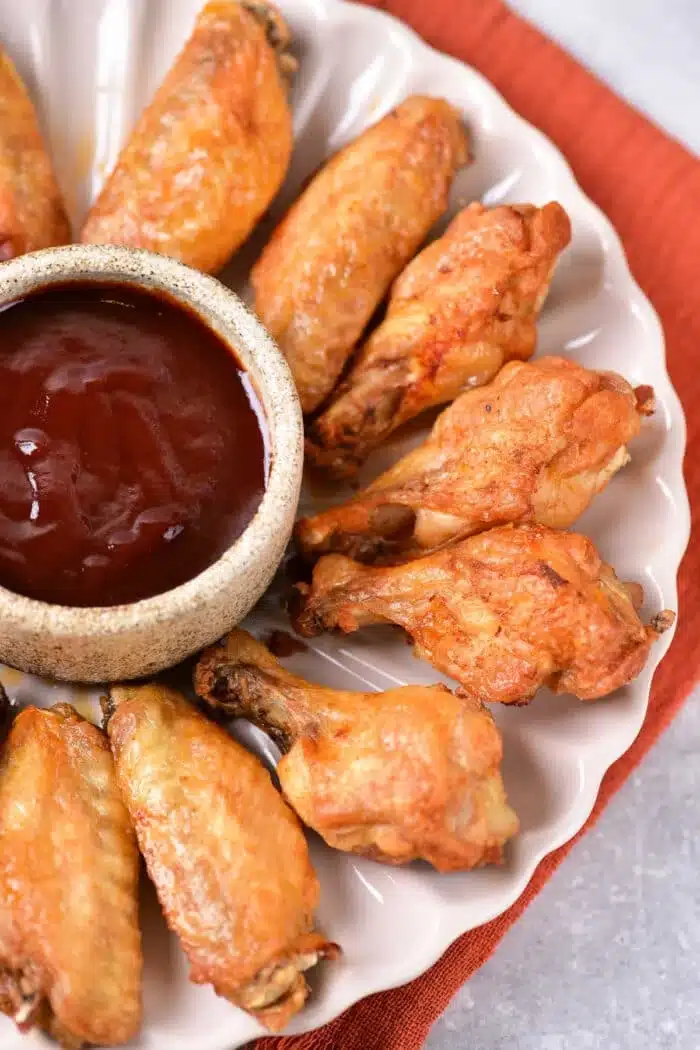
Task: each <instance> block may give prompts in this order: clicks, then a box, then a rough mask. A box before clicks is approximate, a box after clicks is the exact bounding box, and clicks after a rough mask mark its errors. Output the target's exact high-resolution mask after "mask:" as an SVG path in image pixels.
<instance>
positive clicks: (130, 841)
mask: <svg viewBox="0 0 700 1050" xmlns="http://www.w3.org/2000/svg"><path fill="white" fill-rule="evenodd" d="M138 872H139V860H138V852H137V849H136V840H135V838H134V833H133V830H132V827H131V823H130V821H129V817H128V814H127V812H126V809H125V808H124V805H123V803H122V801H121V798H120V796H119V790H118V788H117V782H116V777H115V773H114V764H113V762H112V756H111V754H110V751H109V745H108V743H107V740H106V738H105V736H104V734H103V733H101V732H100V730H99V729H97V728H96V727H95V726H93V725H91V724H90V723H89V722H86V721H84V719H82V718H81V717H80V715H78V714H77V712H76V711H74V710H73V708H72V707H70V706H69V705H68V704H59V705H57V706H56V707H53V708H51V709H50V710H48V711H44V710H38V709H36V708H34V707H30V708H28V709H27V710H25V711H23V712H22V713H21V714H20V715H18V716H17V718H16V720H15V722H14V725H13V727H12V730H11V732H10V735H9V738H8V740H7V743H6V745H5V748H4V751H3V753H2V759H1V761H0V1009H1V1010H2V1011H3V1012H4V1013H6V1014H9V1016H10V1017H13V1018H14V1020H15V1022H16V1024H17V1026H18V1027H19V1028H20V1029H21V1030H22V1031H26V1030H28V1029H29V1028H31V1027H33V1026H34V1025H39V1026H40V1027H42V1028H44V1029H45V1030H46V1031H48V1032H49V1033H50V1034H51V1035H53V1036H54V1038H56V1039H57V1040H58V1041H59V1042H60V1043H62V1044H63V1045H64V1046H68V1047H79V1046H82V1045H84V1044H98V1045H100V1046H114V1045H116V1044H120V1043H125V1042H127V1040H129V1039H131V1038H132V1036H134V1035H135V1034H136V1032H137V1031H138V1029H139V1026H140V1023H141V967H142V959H141V935H140V932H139V926H138V897H137V895H138Z"/></svg>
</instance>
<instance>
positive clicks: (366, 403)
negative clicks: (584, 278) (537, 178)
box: [307, 203, 571, 476]
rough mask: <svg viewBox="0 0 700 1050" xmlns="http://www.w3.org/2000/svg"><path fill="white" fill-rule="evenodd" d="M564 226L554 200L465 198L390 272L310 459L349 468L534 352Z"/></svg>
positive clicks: (332, 469) (317, 425)
mask: <svg viewBox="0 0 700 1050" xmlns="http://www.w3.org/2000/svg"><path fill="white" fill-rule="evenodd" d="M570 234H571V231H570V225H569V219H568V216H567V214H566V212H565V211H564V210H563V208H561V207H560V205H559V204H556V203H551V204H547V205H545V206H544V207H543V208H535V207H533V206H532V205H530V204H523V205H514V206H512V207H511V206H508V205H502V206H500V207H497V208H490V209H489V208H485V207H484V206H483V205H481V204H471V205H469V207H468V208H465V209H464V211H462V212H460V213H459V215H458V216H457V217H456V218H455V219H454V220H453V222H452V223H451V224H450V226H449V227H448V229H447V232H446V233H445V235H444V236H443V237H441V238H440V239H439V240H437V241H435V242H434V243H433V244H430V245H428V247H427V248H425V249H424V250H423V251H422V252H421V253H420V255H418V256H417V257H416V258H415V259H414V260H413V262H412V263H410V264H409V265H408V266H407V267H406V269H405V270H404V272H403V273H402V274H401V276H400V277H399V278H398V279H397V281H396V283H395V284H394V287H393V289H392V292H391V298H390V300H389V307H388V310H387V314H386V318H385V319H384V321H383V322H382V323H381V324H380V325H379V327H378V328H377V329H375V331H374V332H373V333H372V335H371V336H370V337H369V339H368V340H367V342H366V343H365V345H364V346H363V348H362V349H361V350H360V352H359V355H358V358H357V361H356V363H355V365H354V366H353V368H352V369H351V371H350V373H349V375H348V377H347V379H346V380H345V381H344V382H343V383H342V384H341V386H340V387H339V388H338V390H337V392H336V393H335V394H334V396H333V398H332V400H331V402H330V404H329V405H328V407H327V408H326V409H325V411H323V412H322V414H321V415H320V416H319V417H318V419H317V420H316V421H315V422H314V424H313V426H312V427H311V430H310V437H309V441H308V442H307V452H308V455H309V456H310V458H311V460H312V462H314V463H315V464H316V465H317V466H318V467H321V468H324V469H325V470H327V471H328V472H329V473H331V474H332V475H334V476H343V475H350V474H353V473H355V471H356V470H357V468H358V466H359V465H360V464H361V463H362V462H363V461H364V460H365V458H366V457H367V455H368V454H369V452H371V450H372V449H373V448H376V446H377V445H379V444H380V443H381V442H382V441H383V440H384V439H385V438H386V437H387V436H388V435H389V434H390V433H391V432H392V431H393V430H395V429H396V428H397V427H398V426H400V425H401V424H402V423H405V422H406V421H407V420H409V419H412V418H413V417H414V416H417V415H418V414H419V413H420V412H422V411H423V410H424V409H426V408H430V407H431V406H433V405H440V404H443V403H444V402H446V401H451V400H452V399H453V398H455V397H456V396H457V395H458V394H460V393H461V392H462V391H463V390H464V389H465V387H470V386H481V385H482V384H484V383H488V382H489V381H490V380H491V379H493V377H494V376H495V375H496V373H497V372H498V370H499V369H500V368H501V366H502V365H503V364H504V363H505V362H506V361H509V360H511V359H512V358H519V359H527V358H528V357H530V356H531V355H532V353H533V351H534V349H535V342H536V324H535V322H536V319H537V314H538V313H539V311H540V308H541V306H542V304H543V302H544V299H545V296H546V294H547V290H548V288H549V282H550V280H551V277H552V272H553V270H554V266H555V263H556V261H557V257H558V255H559V253H560V252H561V251H562V250H563V249H564V248H565V247H566V245H567V244H568V243H569V238H570Z"/></svg>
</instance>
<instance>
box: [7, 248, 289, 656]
mask: <svg viewBox="0 0 700 1050" xmlns="http://www.w3.org/2000/svg"><path fill="white" fill-rule="evenodd" d="M73 280H75V281H87V282H89V281H92V280H94V281H95V282H109V281H114V282H115V283H123V284H132V285H134V286H135V287H138V288H142V289H143V290H145V291H151V292H156V293H157V292H159V291H160V292H164V293H165V294H167V295H168V296H170V297H171V298H172V299H173V301H174V302H175V303H178V304H180V305H182V306H184V307H185V308H188V309H190V310H192V311H193V312H194V313H195V314H196V315H197V316H198V318H199V319H200V320H201V321H202V322H203V323H204V324H206V325H207V327H209V328H211V329H212V330H213V331H214V332H216V334H217V335H218V336H219V337H220V338H221V339H223V341H224V342H225V343H226V344H227V345H228V346H229V347H231V348H232V349H233V350H235V352H236V355H237V356H238V357H239V358H240V360H241V363H242V364H243V366H244V369H245V371H246V373H247V374H248V375H249V377H250V379H251V381H252V383H253V386H254V389H255V392H256V394H257V396H258V400H259V402H260V405H261V407H262V410H263V413H264V417H265V424H266V426H267V429H268V431H269V444H270V455H269V469H268V479H267V485H266V488H265V492H264V493H263V497H262V499H261V501H260V503H259V505H258V508H257V510H256V512H255V514H254V515H253V517H252V519H251V521H250V522H249V523H248V525H247V526H246V528H245V529H244V531H243V532H242V533H241V535H240V536H239V537H237V539H236V540H234V542H233V543H232V544H231V546H230V547H228V548H227V550H225V551H224V553H223V554H222V555H221V556H220V557H219V558H217V560H216V561H214V562H213V563H212V564H211V565H209V566H208V567H207V568H206V569H203V570H202V571H201V572H200V573H198V574H197V575H196V576H193V577H192V578H191V579H189V580H187V581H185V582H184V583H182V584H179V585H178V586H177V587H173V588H171V589H170V590H167V591H162V592H161V593H160V594H156V595H153V596H152V597H150V598H144V599H141V600H140V601H137V602H130V603H127V604H122V605H111V606H95V605H90V606H70V605H58V604H52V603H50V602H44V601H41V600H39V599H36V598H28V597H26V596H25V595H21V594H17V593H15V592H14V591H11V590H9V589H8V588H6V587H3V586H2V585H0V620H2V621H4V622H5V623H6V624H12V626H13V627H14V628H15V630H17V629H20V630H22V629H26V630H27V631H32V632H36V631H37V630H41V631H44V632H46V633H48V634H50V635H51V636H52V637H54V638H70V637H76V636H80V637H82V638H85V639H89V638H95V637H104V636H106V635H110V636H115V635H120V634H127V633H129V632H130V631H133V630H134V628H135V627H137V626H138V628H139V630H140V631H143V630H144V629H148V628H149V627H152V626H157V625H163V624H164V623H167V622H168V621H170V620H171V619H172V617H173V616H174V615H175V616H176V615H177V614H178V613H180V612H183V611H184V610H185V609H186V610H187V611H188V612H189V613H192V612H193V611H194V610H196V609H197V608H199V607H202V606H205V605H207V604H208V603H209V602H210V601H211V598H212V596H213V595H214V594H221V593H222V591H225V590H226V589H228V588H230V587H232V586H235V582H236V578H237V576H238V575H239V574H240V575H244V574H245V573H247V572H249V570H250V566H251V565H253V564H255V563H256V562H257V561H258V560H259V559H260V558H261V557H265V556H268V554H269V539H270V536H271V533H272V532H274V530H275V521H276V520H280V521H283V520H284V513H283V511H284V508H285V507H288V505H289V502H290V501H294V503H295V505H296V503H297V502H298V498H299V491H300V486H301V474H302V466H303V441H304V438H303V422H302V414H301V405H300V402H299V397H298V394H297V391H296V386H295V384H294V380H293V378H292V373H291V371H290V368H289V365H288V364H287V361H286V359H285V357H284V355H283V354H282V352H281V350H280V349H279V347H278V346H277V344H276V343H275V342H274V340H273V338H272V336H271V335H270V334H269V333H268V332H267V330H266V329H265V328H264V327H263V325H262V323H261V322H260V321H259V320H258V318H257V317H256V316H255V315H254V314H253V312H252V311H251V310H250V309H249V308H248V307H247V306H246V304H245V303H244V302H243V300H242V299H241V298H240V297H239V296H238V295H237V294H236V293H235V292H233V291H232V290H231V289H230V288H228V287H227V286H226V285H225V284H223V283H222V282H221V281H220V280H218V279H217V278H216V277H213V276H211V275H208V274H205V273H202V272H201V271H199V270H196V269H194V268H193V267H191V266H187V265H186V264H185V263H182V262H180V261H179V260H177V259H173V258H171V257H169V256H165V255H157V254H155V253H154V252H150V251H147V250H145V249H142V248H126V247H122V246H117V245H97V244H70V245H63V246H60V247H54V248H44V249H42V250H40V251H36V252H29V253H27V254H25V255H20V256H17V257H15V258H14V259H9V260H7V261H5V262H3V263H0V310H2V308H3V307H4V306H5V304H8V303H11V302H13V301H14V300H16V299H19V298H21V297H22V295H24V294H28V293H30V292H33V291H37V290H40V289H41V288H44V287H49V286H50V285H52V284H61V283H62V282H66V283H69V282H70V281H73Z"/></svg>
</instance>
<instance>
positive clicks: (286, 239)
mask: <svg viewBox="0 0 700 1050" xmlns="http://www.w3.org/2000/svg"><path fill="white" fill-rule="evenodd" d="M466 160H467V138H466V134H465V132H464V130H463V128H462V125H461V124H460V118H459V115H458V113H457V111H456V110H455V109H453V107H452V106H450V105H449V104H448V103H447V102H445V101H443V100H442V99H437V98H424V97H421V96H413V97H411V98H407V99H406V101H405V102H402V103H401V105H400V106H397V107H396V109H394V110H393V111H392V112H391V113H389V114H388V116H386V117H384V118H383V120H380V121H379V123H377V124H375V125H374V126H373V127H371V128H369V129H368V130H367V131H365V132H364V133H363V134H362V135H360V137H359V138H357V139H356V140H355V141H354V142H351V143H350V144H349V145H348V146H346V147H345V149H342V150H341V151H340V152H339V153H336V155H335V156H334V157H333V158H332V159H331V160H329V161H328V163H327V164H326V165H325V166H324V167H323V168H322V169H321V170H320V172H319V173H318V174H317V175H316V177H315V178H314V179H313V180H312V182H311V183H310V185H309V186H308V187H307V189H306V190H305V191H304V192H303V193H302V195H301V197H300V198H299V200H297V202H296V203H295V204H294V205H293V206H292V208H291V210H290V211H289V212H288V214H287V215H286V217H285V218H284V219H283V220H282V223H281V224H280V225H279V226H278V228H277V229H276V230H275V232H274V234H273V236H272V239H271V240H270V242H269V244H268V245H267V247H266V248H265V251H264V252H263V254H262V256H261V257H260V260H259V261H258V263H257V265H256V266H255V267H254V268H253V272H252V275H251V280H252V284H253V288H254V290H255V309H256V311H257V313H258V315H259V316H260V318H261V320H262V322H263V324H265V326H266V327H267V328H268V329H269V331H270V332H271V333H272V335H273V336H274V337H275V338H276V339H277V341H278V342H279V344H280V346H281V348H282V350H283V351H284V353H285V355H286V357H287V360H288V361H289V364H290V366H291V368H292V372H293V374H294V379H295V381H296V385H297V389H298V391H299V396H300V398H301V404H302V408H303V409H304V411H305V412H312V411H313V410H314V409H315V408H317V407H318V405H319V404H320V403H321V401H323V400H324V398H325V397H326V396H327V395H328V394H329V393H330V391H331V390H332V389H333V387H334V386H335V382H336V380H337V378H338V376H339V375H340V373H341V371H342V368H343V366H344V364H345V362H346V360H347V358H348V356H349V354H350V351H351V350H352V349H353V347H354V346H355V344H356V343H357V341H358V339H359V338H360V336H361V335H362V332H363V330H364V328H365V327H366V325H367V323H368V321H369V319H370V317H371V316H372V314H373V313H374V310H375V308H376V307H377V306H378V304H379V302H380V301H381V299H382V298H383V297H384V295H385V293H386V291H387V289H388V288H389V285H390V283H391V281H392V280H393V279H394V277H396V275H397V274H398V273H399V272H400V271H401V270H402V269H403V267H404V266H405V265H406V263H407V262H408V261H409V259H411V258H412V256H413V255H414V254H415V252H416V251H417V250H418V248H419V247H420V244H421V242H422V241H423V239H424V238H425V236H426V234H427V233H428V230H429V229H430V227H431V226H432V225H433V223H434V222H435V221H436V220H437V219H438V218H439V217H440V215H442V213H443V212H444V210H445V208H446V207H447V196H448V192H449V189H450V184H451V182H452V179H453V177H454V175H455V172H456V171H457V169H458V168H460V167H461V166H462V165H463V164H464V163H465V162H466Z"/></svg>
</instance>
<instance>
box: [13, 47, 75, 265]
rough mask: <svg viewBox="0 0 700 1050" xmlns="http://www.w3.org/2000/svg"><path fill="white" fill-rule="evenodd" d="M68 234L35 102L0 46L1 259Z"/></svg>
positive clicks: (60, 240)
mask: <svg viewBox="0 0 700 1050" xmlns="http://www.w3.org/2000/svg"><path fill="white" fill-rule="evenodd" d="M70 239H71V229H70V223H69V221H68V216H67V215H66V209H65V206H64V203H63V198H62V196H61V192H60V190H59V188H58V183H57V182H56V176H55V175H54V170H53V165H52V164H51V159H50V157H49V154H48V152H47V150H46V147H45V145H44V141H43V139H42V136H41V131H40V130H39V122H38V120H37V115H36V112H35V110H34V106H33V105H32V101H31V99H30V98H29V95H28V94H27V89H26V88H25V86H24V84H23V83H22V79H21V77H20V75H19V73H18V72H17V70H16V69H15V67H14V64H13V62H12V60H11V59H10V57H9V56H8V55H7V54H6V52H5V51H4V50H3V49H2V47H1V46H0V262H3V261H4V260H6V259H13V258H14V257H15V256H16V255H23V254H24V253H25V252H35V251H38V249H40V248H51V247H53V246H54V245H58V244H68V242H69V241H70Z"/></svg>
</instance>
